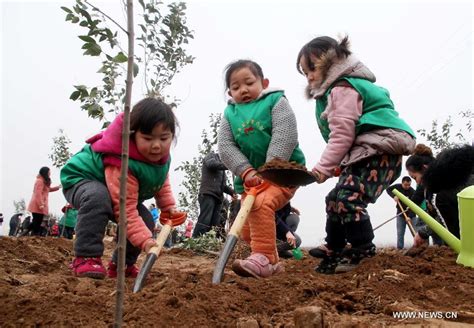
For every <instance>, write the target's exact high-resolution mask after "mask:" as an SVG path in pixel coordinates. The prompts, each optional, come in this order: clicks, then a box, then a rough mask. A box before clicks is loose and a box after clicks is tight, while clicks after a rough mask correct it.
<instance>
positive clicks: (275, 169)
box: [258, 158, 316, 187]
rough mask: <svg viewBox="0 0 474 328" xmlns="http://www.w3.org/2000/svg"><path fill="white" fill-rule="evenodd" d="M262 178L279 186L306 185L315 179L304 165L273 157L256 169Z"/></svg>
mask: <svg viewBox="0 0 474 328" xmlns="http://www.w3.org/2000/svg"><path fill="white" fill-rule="evenodd" d="M258 173H259V174H260V176H261V177H262V178H264V179H265V180H268V181H270V182H273V183H275V184H277V185H280V186H285V187H292V186H306V185H308V184H310V183H313V182H315V181H316V179H315V177H314V176H313V175H312V173H311V172H309V171H308V170H307V169H306V167H305V166H304V165H301V164H298V163H296V162H289V161H284V160H282V159H279V158H274V159H272V160H271V161H269V162H266V163H265V164H264V165H262V166H261V167H260V168H259V169H258Z"/></svg>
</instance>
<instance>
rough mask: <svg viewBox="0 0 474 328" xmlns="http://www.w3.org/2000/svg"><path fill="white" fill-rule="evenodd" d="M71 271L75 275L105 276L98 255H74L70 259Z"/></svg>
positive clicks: (102, 277)
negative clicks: (72, 258) (71, 259)
mask: <svg viewBox="0 0 474 328" xmlns="http://www.w3.org/2000/svg"><path fill="white" fill-rule="evenodd" d="M72 272H73V273H74V275H75V276H76V277H88V278H94V279H104V278H105V273H106V271H105V268H104V265H103V264H102V260H101V258H100V257H79V256H78V257H76V258H75V259H74V260H73V261H72Z"/></svg>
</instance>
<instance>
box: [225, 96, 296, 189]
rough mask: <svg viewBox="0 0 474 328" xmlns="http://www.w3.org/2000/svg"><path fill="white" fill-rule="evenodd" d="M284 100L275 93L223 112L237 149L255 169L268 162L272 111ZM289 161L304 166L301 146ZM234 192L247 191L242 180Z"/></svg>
mask: <svg viewBox="0 0 474 328" xmlns="http://www.w3.org/2000/svg"><path fill="white" fill-rule="evenodd" d="M281 97H284V94H283V92H281V91H276V92H272V93H268V94H266V95H264V96H263V97H262V98H259V99H258V100H256V101H252V102H250V103H243V104H229V105H228V106H227V107H226V109H225V110H224V117H225V118H226V119H227V121H228V122H229V124H230V128H231V130H232V134H233V136H234V140H235V142H236V143H237V146H238V147H239V149H240V151H241V152H242V153H243V154H244V155H245V156H246V157H247V159H248V160H249V162H250V164H251V165H252V166H253V167H254V168H259V167H260V166H262V165H263V164H265V162H266V159H267V150H268V146H269V145H270V141H271V139H272V109H273V107H274V106H275V105H276V104H277V103H278V101H279V100H280V98H281ZM290 161H295V162H297V163H298V164H302V165H304V164H305V158H304V154H303V152H302V151H301V149H300V148H299V146H296V148H295V149H294V151H293V154H292V155H291V157H290ZM234 189H235V192H237V193H242V192H243V191H244V188H243V185H242V179H241V178H240V177H236V178H235V179H234Z"/></svg>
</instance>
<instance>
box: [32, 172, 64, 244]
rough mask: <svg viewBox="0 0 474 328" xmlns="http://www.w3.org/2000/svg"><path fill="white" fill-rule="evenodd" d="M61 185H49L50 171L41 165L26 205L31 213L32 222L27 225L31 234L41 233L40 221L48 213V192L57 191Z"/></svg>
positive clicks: (41, 221)
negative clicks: (31, 194)
mask: <svg viewBox="0 0 474 328" xmlns="http://www.w3.org/2000/svg"><path fill="white" fill-rule="evenodd" d="M60 188H61V185H58V186H55V187H51V171H50V169H49V167H46V166H43V167H42V168H41V169H40V170H39V173H38V175H37V176H36V181H35V185H34V188H33V196H32V197H31V200H30V203H29V205H28V211H29V212H31V214H32V215H33V222H31V224H30V226H29V228H28V229H29V230H31V234H32V235H33V236H40V235H42V230H43V229H42V223H43V219H44V216H45V215H48V214H49V206H48V200H49V193H50V192H54V191H58V190H59V189H60Z"/></svg>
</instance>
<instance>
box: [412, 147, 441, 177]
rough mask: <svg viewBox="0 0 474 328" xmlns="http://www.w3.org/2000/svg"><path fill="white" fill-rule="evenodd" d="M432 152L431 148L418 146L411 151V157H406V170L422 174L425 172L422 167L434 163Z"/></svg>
mask: <svg viewBox="0 0 474 328" xmlns="http://www.w3.org/2000/svg"><path fill="white" fill-rule="evenodd" d="M434 159H435V158H434V156H433V152H432V151H431V148H430V147H428V146H426V145H424V144H418V145H416V147H415V150H414V151H413V155H411V156H410V157H408V159H407V162H406V163H405V167H406V168H407V170H411V171H414V172H423V171H424V170H425V168H424V165H428V166H429V165H430V164H431V162H433V161H434Z"/></svg>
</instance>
